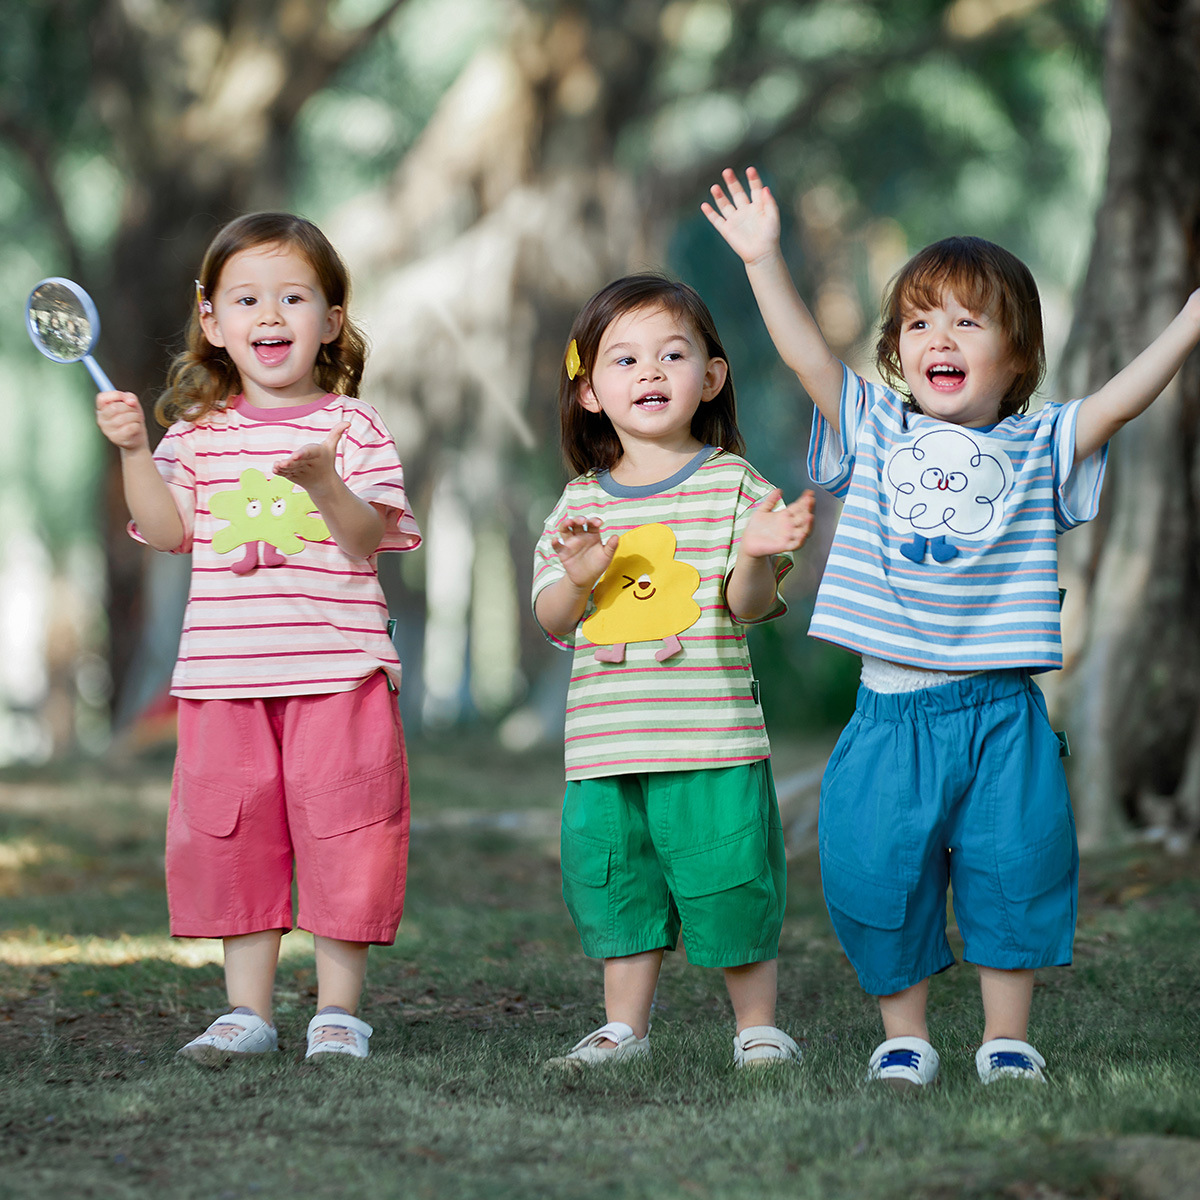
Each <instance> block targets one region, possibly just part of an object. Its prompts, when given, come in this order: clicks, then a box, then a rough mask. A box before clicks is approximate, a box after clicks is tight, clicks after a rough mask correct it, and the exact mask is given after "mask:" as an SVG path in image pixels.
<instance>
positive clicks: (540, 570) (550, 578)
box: [530, 492, 575, 650]
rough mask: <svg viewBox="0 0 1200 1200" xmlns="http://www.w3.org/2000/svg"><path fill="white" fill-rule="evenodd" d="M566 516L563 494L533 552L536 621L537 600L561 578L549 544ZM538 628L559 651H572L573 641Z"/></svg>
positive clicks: (534, 617) (556, 556)
mask: <svg viewBox="0 0 1200 1200" xmlns="http://www.w3.org/2000/svg"><path fill="white" fill-rule="evenodd" d="M566 514H567V496H566V493H565V492H564V493H563V495H562V496H561V497H560V498H559V501H558V503H557V504H556V505H555V506H554V511H553V512H552V513H551V514H550V515H549V516H548V517H547V518H546V524H545V527H544V528H543V530H542V536H541V537H540V538H538V542H537V545H536V546H535V547H534V551H533V595H532V597H531V601H530V602H531V603H532V604H533V606H534V609H533V619H534V620H535V621H537V598H538V596H539V595H540V594H541V592H543V591H544V590H545V589H546V588H548V587H549V586H550V585H551V584H552V583H557V582H558V581H559V580H560V579H562V578H563V575H564V574H565V572H564V571H563V566H562V562H561V561H560V559H559V557H558V555H557V554H555V552H554V547H553V546H552V545H551V542H552V540H553V538H554V531H555V530H556V529H557V528H558V527H559V525H561V524H562V522H563V519H564V518H565V517H566ZM538 628H539V629H541V631H542V633H543V634H544V635H545V638H546V640H547V641H548V642H550V644H551V645H554V646H557V647H558V648H559V649H560V650H574V649H575V639H574V637H571V638H561V637H558V636H557V635H556V634H553V633H551V632H550V631H549V630H548V629H546V628H545V627H544V626H543V625H542V623H541V622H540V621H538Z"/></svg>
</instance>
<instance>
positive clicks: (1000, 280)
mask: <svg viewBox="0 0 1200 1200" xmlns="http://www.w3.org/2000/svg"><path fill="white" fill-rule="evenodd" d="M947 292H951V293H953V295H954V297H955V299H957V300H958V302H959V303H960V304H962V305H964V306H965V307H966V308H969V309H971V310H972V311H973V312H977V313H991V314H992V316H993V317H994V319H995V320H997V321H998V322H999V324H1000V327H1001V329H1003V330H1004V333H1005V336H1006V337H1007V338H1008V344H1009V349H1010V353H1011V355H1012V365H1013V367H1014V369H1015V370H1016V377H1015V378H1014V379H1013V382H1012V384H1011V386H1010V387H1009V389H1008V391H1007V392H1006V393H1005V395H1004V397H1003V399H1002V400H1001V401H1000V417H1001V419H1003V418H1004V417H1011V416H1013V415H1015V414H1016V413H1022V412H1024V411H1025V410H1026V409H1027V408H1028V407H1029V398H1030V397H1031V396H1032V395H1033V393H1034V392H1036V391H1037V389H1038V385H1039V384H1040V383H1041V382H1042V379H1043V377H1044V376H1045V374H1046V347H1045V344H1044V340H1043V334H1042V304H1041V301H1040V300H1039V298H1038V290H1037V284H1036V283H1035V282H1034V279H1033V275H1032V273H1031V272H1030V270H1029V268H1028V267H1027V266H1026V265H1025V264H1024V263H1023V262H1022V261H1021V260H1020V259H1019V258H1018V257H1017V256H1016V255H1015V254H1012V253H1010V252H1009V251H1008V250H1005V249H1004V247H1003V246H997V245H996V244H995V242H989V241H985V240H984V239H983V238H978V237H950V238H943V239H942V241H940V242H934V243H933V244H932V245H930V246H926V247H925V249H924V250H922V251H920V252H919V253H917V254H915V255H913V257H912V258H911V259H909V261H908V262H907V263H906V264H905V265H904V266H903V267H902V268H901V270H900V272H899V274H898V275H897V276H896V278H895V279H893V280H892V282H891V285H890V286H889V288H888V290H887V293H886V294H885V296H884V298H883V324H882V326H881V328H880V331H879V341H878V342H877V343H876V346H875V363H876V365H877V366H878V368H879V373H880V374H881V375H882V376H883V377H884V379H885V380H886V381H887V382H888V383H889V384H891V385H892V386H893V387H897V388H900V389H902V390H905V391H907V389H906V388H905V384H904V375H903V372H902V371H901V370H900V330H901V329H902V328H903V326H904V321H905V318H906V317H907V316H908V315H909V314H911V313H913V312H916V311H919V310H921V309H930V308H937V307H938V305H940V304H941V303H942V301H943V299H944V297H945V295H946V293H947ZM909 403H910V404H912V405H913V406H914V407H915V401H913V399H912V397H911V396H909Z"/></svg>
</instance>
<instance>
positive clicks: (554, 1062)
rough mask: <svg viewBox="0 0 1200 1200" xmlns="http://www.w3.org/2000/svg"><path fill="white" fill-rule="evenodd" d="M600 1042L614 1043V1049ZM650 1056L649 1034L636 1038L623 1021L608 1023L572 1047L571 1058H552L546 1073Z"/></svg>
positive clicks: (547, 1063)
mask: <svg viewBox="0 0 1200 1200" xmlns="http://www.w3.org/2000/svg"><path fill="white" fill-rule="evenodd" d="M600 1042H612V1043H613V1044H612V1045H611V1046H601V1045H600V1044H599V1043H600ZM649 1053H650V1030H649V1029H647V1030H646V1036H645V1037H642V1038H639V1037H634V1036H633V1029H632V1027H631V1026H629V1025H626V1024H625V1022H624V1021H609V1023H608V1024H607V1025H601V1026H600V1028H599V1029H596V1030H594V1031H593V1032H591V1033H589V1034H588V1035H587V1037H585V1038H584V1039H583V1040H582V1041H579V1042H576V1043H575V1045H574V1046H572V1047H571V1050H570V1053H569V1054H564V1055H562V1056H561V1057H559V1058H551V1059H549V1060H548V1061H547V1062H546V1067H547V1069H558V1068H561V1067H565V1068H567V1069H568V1070H572V1069H580V1068H583V1067H596V1066H599V1065H600V1064H601V1063H610V1062H621V1061H622V1060H623V1059H627V1058H638V1057H640V1056H641V1055H643V1054H649Z"/></svg>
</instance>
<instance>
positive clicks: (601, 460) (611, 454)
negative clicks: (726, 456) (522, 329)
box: [558, 272, 746, 475]
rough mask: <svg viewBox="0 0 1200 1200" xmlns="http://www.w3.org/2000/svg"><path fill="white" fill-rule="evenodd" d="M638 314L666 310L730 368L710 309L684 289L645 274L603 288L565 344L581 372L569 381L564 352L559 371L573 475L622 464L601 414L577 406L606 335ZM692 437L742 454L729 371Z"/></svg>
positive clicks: (562, 422)
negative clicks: (576, 358) (627, 315)
mask: <svg viewBox="0 0 1200 1200" xmlns="http://www.w3.org/2000/svg"><path fill="white" fill-rule="evenodd" d="M639 308H663V309H666V311H667V312H669V313H670V314H671V315H672V316H673V317H675V318H676V319H678V320H680V321H684V322H686V323H687V324H688V325H689V326H690V327H691V329H692V330H693V332H695V333H697V334H698V335H699V336H700V338H701V340H702V341H703V343H704V347H705V352H706V353H707V355H708V357H709V358H721V359H724V360H725V363H726V365H728V363H729V356H728V355H727V354H726V353H725V347H724V346H722V345H721V339H720V338H719V337H718V336H717V327H716V324H715V323H714V321H713V319H712V313H710V312H709V311H708V305H706V304H705V303H704V301H703V300H701V299H700V296H699V293H698V292H697V291H696V290H695V289H694V288H691V287H688V285H687V284H686V283H679V282H678V281H676V280H674V279H669V278H667V276H665V275H659V274H657V273H655V272H646V273H644V274H641V275H626V276H623V277H622V278H621V279H616V280H614V281H613V282H612V283H610V284H609V285H608V286H607V287H604V288H601V289H600V291H598V292H597V293H596V294H595V295H594V296H593V297H592V298H591V299H590V300H589V301H588V302H587V303H586V304H585V305H584V306H583V309H582V310H581V311H580V313H579V315H578V316H577V317H576V318H575V324H574V325H572V326H571V334H570V337H568V338H567V346H568V347H569V346H570V344H571V341H572V340H574V342H575V345H576V348H577V349H578V351H579V362H580V370H579V372H578V373H577V374H576V376H575V378H574V379H571V378H570V377H569V376H568V374H567V367H566V348H564V351H563V365H562V367H561V368H560V370H559V377H558V418H559V427H560V432H561V436H562V452H563V458H564V459H565V460H566V464H567V467H568V469H569V470H570V471H571V473H572V474H574V475H586V474H589V473H595V472H598V471H604V470H611V469H612V468H613V467H614V466H616V464H617V463H618V462H619V461H620V459H621V454H622V450H621V441H620V438H618V437H617V431H616V430H615V429H614V428H613V426H612V422H611V421H610V420H609V419H608V417H607V416H605V414H604V413H602V412H600V413H594V412H590V411H589V410H588V409H586V408H584V407H583V405H582V404H580V403H579V385H580V384H582V383H584V382H586V380H587V379H588V377H589V376H590V375H591V372H592V368H593V367H594V366H595V365H596V355H597V354H598V353H599V352H600V341H601V339H602V338H603V337H604V331H605V330H606V329H607V328H608V327H609V326H610V325H611V324H612V323H613V321H615V320H616V319H617V318H618V317H620V316H624V314H625V313H628V312H633V311H635V310H636V309H639ZM692 437H694V438H695V439H696V440H697V441H699V442H702V443H704V444H705V445H711V446H720V447H721V448H722V449H724V450H728V451H729V452H730V453H732V454H744V453H745V449H746V447H745V443H744V442H743V441H742V435H741V433H740V432H739V431H738V427H737V393H736V392H735V391H734V387H733V371H732V369H730V370H729V371H728V372H727V374H726V376H725V386H724V387H723V388H721V390H720V391H719V392H718V393H717V394H716V395H715V396H714V397H713V398H712V399H711V400H709V401H706V402H705V403H704V404H701V405H700V407H699V408H698V409H697V410H696V413H695V415H694V416H693V417H692Z"/></svg>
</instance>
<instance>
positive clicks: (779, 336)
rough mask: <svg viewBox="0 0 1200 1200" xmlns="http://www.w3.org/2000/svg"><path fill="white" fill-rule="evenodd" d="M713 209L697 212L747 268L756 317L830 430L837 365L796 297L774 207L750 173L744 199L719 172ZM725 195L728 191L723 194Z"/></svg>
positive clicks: (838, 391)
mask: <svg viewBox="0 0 1200 1200" xmlns="http://www.w3.org/2000/svg"><path fill="white" fill-rule="evenodd" d="M722 178H723V179H724V180H725V188H722V187H721V185H720V184H713V187H712V196H713V202H714V204H715V206H716V207H715V208H714V206H713V205H712V204H707V203H705V204H702V205H701V206H700V208H701V210H702V211H703V213H704V215H705V216H706V217H707V218H708V219H709V221H710V222H711V223H712V225H713V227H714V228H715V229H716V231H717V232H718V233H719V234H720V235H721V236H722V237H723V238H724V239H725V240H726V241H727V242H728V243H729V245H730V247H732V249H733V251H734V252H735V253H736V254H737V256H738V257H739V258H740V259H741V260H742V262H744V263H745V264H746V275H747V277H748V278H749V280H750V286H751V287H752V288H753V289H754V298H755V299H756V300H757V301H758V307H759V311H760V312H761V313H762V317H763V321H764V322H765V323H766V326H767V332H768V333H769V334H770V335H771V340H772V341H773V342H774V343H775V349H776V350H778V351H779V356H780V357H781V358H782V359H783V361H784V362H785V363H787V365H788V366H789V367H791V369H792V370H793V371H795V372H796V376H797V378H799V380H800V383H801V385H802V386H803V388H804V390H805V391H806V392H807V393H808V394H809V395H810V396H811V397H812V399H813V403H814V404H815V405H816V406H817V408H818V409H819V410H820V413H821V415H822V416H823V417H824V418H825V420H826V421H828V422H829V423H830V424H831V425H832V426H833V428H834V429H837V428H838V425H839V405H840V403H841V396H842V364H841V362H840V361H839V360H838V358H837V356H836V355H835V354H834V353H833V351H832V350H830V348H829V344H828V343H827V342H826V341H825V336H824V334H822V333H821V330H820V327H819V326H818V325H817V322H816V321H815V319H814V318H813V315H812V313H811V312H809V311H808V306H807V305H806V304H805V303H804V301H803V300H802V299H801V298H800V293H799V292H797V291H796V285H795V284H794V283H793V282H792V276H791V273H790V272H789V271H788V269H787V263H785V262H784V260H783V253H782V251H781V250H780V248H779V207H778V205H776V203H775V198H774V196H772V195H771V190H770V188H768V187H767V186H766V185H765V184H764V183H763V182H762V180H761V179H760V178H759V175H758V172H757V171H756V170H755V169H754V168H753V167H748V168H747V169H746V182H747V183H748V184H749V185H750V194H749V195H747V194H746V191H745V189H744V188H743V187H742V185H741V182H740V181H739V180H738V177H737V175H736V174H735V173H734V172H733V171H732V170H730V169H729V168H726V169H725V170H724V171H723V172H722ZM726 189H728V191H726Z"/></svg>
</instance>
